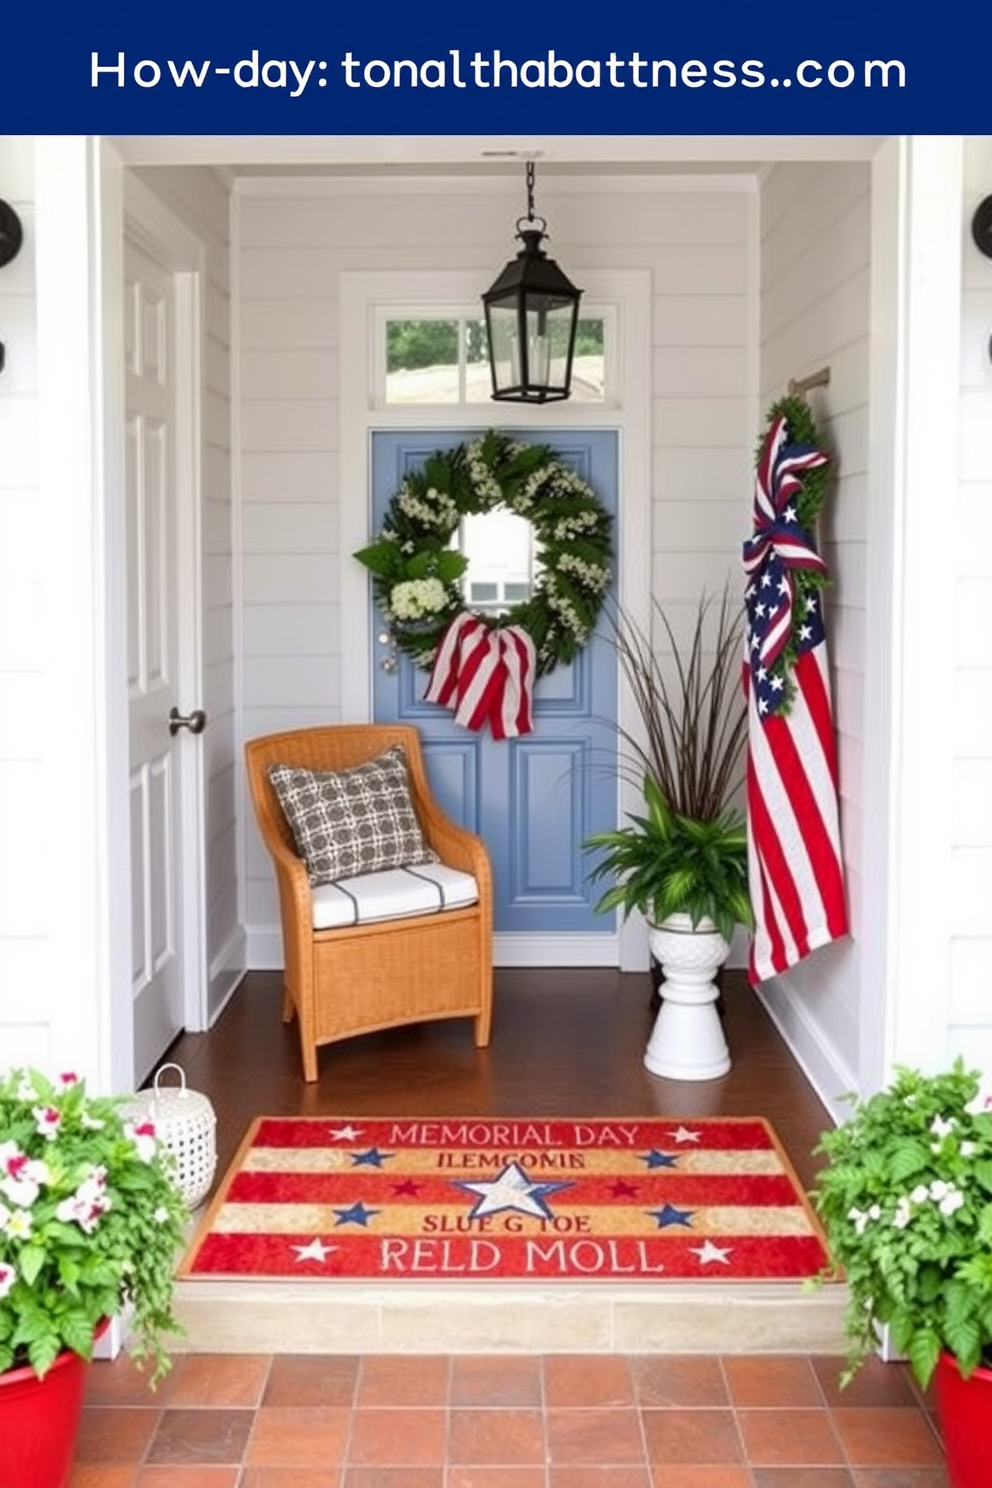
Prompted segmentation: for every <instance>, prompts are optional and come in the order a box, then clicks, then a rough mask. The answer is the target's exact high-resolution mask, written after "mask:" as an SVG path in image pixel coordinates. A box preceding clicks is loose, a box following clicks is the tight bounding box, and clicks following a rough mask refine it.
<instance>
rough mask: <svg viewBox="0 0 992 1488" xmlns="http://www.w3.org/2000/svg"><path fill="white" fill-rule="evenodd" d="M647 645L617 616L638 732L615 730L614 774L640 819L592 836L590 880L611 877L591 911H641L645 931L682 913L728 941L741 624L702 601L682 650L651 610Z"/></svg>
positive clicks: (726, 603)
mask: <svg viewBox="0 0 992 1488" xmlns="http://www.w3.org/2000/svg"><path fill="white" fill-rule="evenodd" d="M652 613H653V617H654V621H655V626H654V630H655V635H656V636H657V637H658V638H659V639H660V638H661V637H664V638H665V639H666V640H667V651H668V654H667V655H661V654H660V653H659V651H658V650H657V648H656V646H655V644H654V641H653V639H652V636H651V635H649V634H648V633H647V632H646V631H644V630H642V629H641V628H640V627H639V626H638V625H637V623H636V622H635V621H634V620H633V618H632V617H631V616H630V615H629V614H627V613H626V612H624V611H623V610H622V609H620V608H617V609H615V610H614V611H613V613H612V614H611V616H610V619H611V622H612V623H611V633H610V638H611V641H612V644H613V646H614V648H615V650H616V654H617V660H618V663H619V666H620V669H621V672H622V674H623V677H624V679H625V681H626V683H627V687H628V690H629V693H630V696H631V699H632V701H633V704H634V709H635V712H636V717H637V723H638V727H637V728H636V729H633V728H632V729H626V728H624V727H623V726H621V725H620V724H617V726H616V728H617V734H618V736H619V739H620V751H619V771H620V774H621V776H622V777H623V778H625V779H628V780H630V781H632V782H633V783H635V784H637V785H638V786H639V787H640V790H641V792H642V795H643V797H644V801H645V805H646V807H647V813H646V815H639V814H633V813H632V814H630V815H629V816H628V825H626V826H621V827H619V828H616V829H615V830H613V831H607V832H598V833H595V834H594V835H593V836H591V837H589V838H587V839H586V842H585V846H586V848H588V849H589V850H590V851H592V852H594V853H598V854H600V856H599V857H598V858H597V860H596V862H595V864H594V866H593V868H592V870H591V872H590V879H591V880H593V881H595V880H601V879H604V878H612V879H613V880H614V882H613V884H612V886H611V887H610V888H608V889H607V890H606V892H605V893H604V894H603V895H602V897H601V898H600V900H599V902H598V903H597V905H596V908H597V909H598V910H599V911H600V912H602V913H606V912H608V911H610V910H613V909H620V910H621V911H622V912H623V914H624V915H628V914H630V913H631V911H633V910H635V909H636V910H640V911H641V913H642V914H644V915H645V916H646V918H647V919H648V920H650V921H652V922H653V923H654V924H660V923H661V921H662V920H665V919H667V918H668V917H669V916H670V915H672V914H688V915H689V916H690V919H691V922H692V925H693V927H694V928H695V927H696V926H698V925H699V923H700V921H701V920H703V919H709V920H712V921H713V923H714V924H715V925H716V927H717V929H718V930H719V931H720V933H721V935H723V937H724V938H725V939H727V940H729V939H730V937H731V935H732V934H733V930H734V926H735V925H737V924H741V925H746V926H749V927H750V926H751V925H753V923H754V921H753V915H752V910H751V901H750V898H749V895H748V887H747V830H746V822H745V817H744V813H743V812H742V811H741V810H739V809H738V808H737V807H736V806H734V805H733V799H734V797H735V794H736V792H737V790H738V789H739V787H740V784H741V773H742V770H741V766H742V760H743V754H744V745H745V742H746V738H747V715H746V712H745V708H744V698H743V690H742V685H741V667H742V658H743V616H742V611H741V609H740V607H735V606H734V605H733V604H732V603H731V600H730V595H729V592H728V590H727V589H726V588H725V589H724V591H723V594H722V596H721V597H720V599H719V601H717V600H716V599H715V598H714V597H713V596H709V595H703V597H702V598H701V599H700V601H699V604H698V606H697V609H696V614H695V619H694V623H693V627H692V631H691V633H690V636H689V639H688V642H687V643H685V644H680V643H679V641H678V638H677V637H676V634H675V631H674V629H673V626H672V624H671V622H670V620H669V618H668V616H667V614H666V613H665V610H664V609H663V607H662V606H661V604H660V603H659V602H658V601H657V600H655V601H653V605H652Z"/></svg>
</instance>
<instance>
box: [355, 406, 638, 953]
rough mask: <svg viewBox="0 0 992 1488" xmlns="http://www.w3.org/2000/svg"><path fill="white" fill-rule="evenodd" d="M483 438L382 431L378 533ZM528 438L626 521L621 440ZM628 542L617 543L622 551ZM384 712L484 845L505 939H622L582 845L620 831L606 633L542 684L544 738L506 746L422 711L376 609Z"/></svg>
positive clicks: (591, 435)
mask: <svg viewBox="0 0 992 1488" xmlns="http://www.w3.org/2000/svg"><path fill="white" fill-rule="evenodd" d="M477 432H480V431H471V430H463V429H460V430H457V431H455V430H447V431H441V430H430V431H426V432H423V433H419V432H402V433H400V432H392V431H390V432H386V431H382V432H376V433H374V434H373V435H372V528H373V531H378V529H379V527H380V526H381V524H382V519H383V516H384V514H385V510H386V507H387V505H388V503H389V500H390V497H391V496H392V495H393V493H394V492H395V491H396V489H397V488H398V486H399V484H400V482H401V480H402V478H403V476H404V475H405V474H406V473H407V472H408V471H410V470H411V469H416V468H417V467H418V466H419V465H420V463H421V462H422V461H423V460H424V459H425V458H426V456H427V455H429V454H431V453H432V452H433V451H434V450H437V449H450V448H453V447H454V446H456V445H458V444H461V443H463V442H465V441H467V440H469V439H471V438H472V437H474V434H475V433H477ZM518 437H520V438H523V439H526V440H527V441H528V442H529V443H534V444H547V445H548V446H550V448H552V449H553V450H554V451H555V453H556V455H557V456H558V458H559V459H561V460H562V461H563V462H564V463H566V464H569V465H571V466H572V467H573V468H574V469H575V470H577V471H578V473H579V474H580V475H581V476H582V478H583V479H584V480H586V481H588V483H589V484H590V485H591V486H592V487H593V489H594V490H595V491H596V493H597V496H598V497H599V499H600V501H601V502H602V503H603V505H604V506H605V507H606V508H607V510H609V511H611V512H612V513H614V514H616V511H617V435H616V433H615V431H612V430H594V431H574V432H573V431H552V430H527V431H525V432H521V433H519V435H518ZM616 546H617V543H616V540H615V541H614V548H616ZM371 624H372V635H373V647H372V654H373V667H374V674H373V707H374V713H375V717H376V719H378V720H381V721H386V720H402V721H404V722H408V723H413V724H415V725H416V726H417V728H418V729H419V730H420V733H421V737H422V741H423V747H424V755H425V759H426V763H427V771H428V775H429V777H430V780H431V785H432V788H433V789H434V791H435V792H436V794H437V797H438V799H439V801H440V802H441V804H442V805H443V806H444V808H445V810H446V811H448V813H449V814H450V815H451V816H453V817H454V818H455V820H456V821H459V822H461V823H462V824H463V825H465V826H467V827H470V828H471V829H472V830H473V831H475V832H478V833H479V834H480V836H482V837H483V838H484V840H485V842H486V844H487V846H488V848H489V852H490V856H491V858H492V863H493V878H494V895H495V903H494V918H495V928H496V930H497V931H511V932H515V933H522V934H527V933H533V934H547V933H561V932H569V931H572V932H581V933H583V934H603V935H606V934H612V933H613V924H612V921H611V920H609V919H605V920H604V917H603V916H600V915H597V914H595V912H594V910H593V905H594V903H595V900H596V898H597V897H598V892H599V891H598V889H595V888H594V887H591V886H590V885H589V884H588V883H587V881H586V875H587V871H588V859H587V855H586V854H584V853H583V851H582V842H583V841H584V839H585V838H586V837H588V836H589V835H590V834H591V833H592V832H597V831H602V830H604V829H606V828H609V827H612V826H614V825H615V823H616V809H617V781H616V772H615V770H612V769H609V768H604V767H603V761H604V759H605V758H607V757H615V751H616V738H615V730H614V728H613V726H612V724H611V722H610V720H611V719H613V718H614V717H615V711H616V692H617V678H616V664H615V656H614V652H613V649H612V647H611V646H610V645H609V644H608V642H607V641H606V640H605V639H604V637H603V635H602V633H597V634H596V635H595V636H594V637H593V638H592V640H591V641H590V643H589V645H588V646H586V647H585V648H584V650H583V651H582V653H581V654H580V656H578V657H577V658H576V660H575V661H574V662H573V663H572V664H571V665H569V666H565V667H558V668H556V670H555V671H554V672H552V673H551V675H550V676H548V677H544V678H542V679H541V680H540V682H539V683H538V684H537V687H536V689H535V694H534V730H533V732H532V733H530V734H526V735H524V736H523V737H521V738H517V739H507V740H504V741H500V742H497V741H496V740H494V739H493V738H492V737H491V736H490V734H489V733H488V731H486V732H484V733H480V734H475V733H473V732H471V731H470V730H466V729H464V728H462V727H461V726H459V725H457V724H455V723H454V722H453V720H452V716H451V713H450V712H449V710H448V709H447V708H441V707H437V706H436V705H434V704H432V703H426V702H424V701H423V693H424V690H425V688H426V685H427V674H426V673H425V672H423V671H420V670H418V669H417V668H415V667H414V666H413V665H412V663H411V662H410V661H409V659H408V658H407V657H405V656H403V655H402V654H401V655H399V656H398V658H397V660H398V666H397V667H396V669H395V671H390V670H388V669H385V668H383V666H382V661H383V660H386V659H388V658H387V650H386V647H385V646H384V645H383V644H382V643H381V642H380V640H379V637H380V636H381V635H382V634H384V632H385V629H386V627H385V625H384V621H383V618H382V616H381V614H380V613H378V611H374V613H373V615H372V618H371Z"/></svg>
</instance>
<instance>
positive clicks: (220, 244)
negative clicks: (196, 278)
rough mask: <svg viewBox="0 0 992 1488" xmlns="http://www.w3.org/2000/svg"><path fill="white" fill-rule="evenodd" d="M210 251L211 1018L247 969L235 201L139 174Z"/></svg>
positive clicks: (213, 184)
mask: <svg viewBox="0 0 992 1488" xmlns="http://www.w3.org/2000/svg"><path fill="white" fill-rule="evenodd" d="M136 174H138V175H139V176H140V177H141V178H142V180H143V181H144V183H145V184H146V185H147V186H148V187H149V188H150V189H151V190H152V191H154V192H155V193H156V194H157V195H158V196H159V197H160V199H161V200H162V201H163V202H165V204H166V205H167V206H168V207H169V208H170V209H171V211H172V212H173V213H174V214H175V215H176V216H177V217H178V218H179V219H180V221H181V222H182V223H183V224H184V226H185V227H186V228H187V229H188V230H189V231H190V232H191V233H192V234H193V235H194V236H195V237H196V238H198V239H199V240H200V242H202V243H203V245H204V248H205V250H206V251H205V263H206V273H205V283H204V285H203V292H202V307H201V315H202V323H203V339H202V362H201V365H202V376H203V400H202V405H201V410H200V417H201V432H202V445H201V454H200V459H201V508H200V537H201V555H202V569H201V595H202V606H201V638H202V675H201V691H200V695H199V697H197V698H190V699H185V700H183V701H184V706H185V707H186V708H187V709H188V708H192V707H202V708H204V709H205V710H206V713H207V718H208V720H209V722H208V726H207V729H206V731H205V733H204V734H203V736H202V738H203V748H204V791H205V808H206V809H205V827H206V843H205V859H204V861H205V875H204V884H205V898H206V904H205V910H206V916H205V926H206V942H207V943H206V959H207V974H208V980H209V991H208V1010H209V1016H210V1018H211V1020H212V1019H213V1017H214V1016H215V1015H216V1013H217V1011H218V1010H219V1008H220V1006H221V1005H222V1003H223V1002H224V1000H225V999H226V998H227V996H228V995H229V994H230V992H231V990H232V988H233V986H234V985H235V983H236V981H237V980H238V977H239V976H240V973H241V972H242V971H243V970H244V936H243V931H242V929H241V925H240V917H239V904H238V873H237V837H238V824H237V819H236V805H235V797H236V785H235V781H236V767H235V737H236V729H235V713H234V676H235V662H234V592H233V541H234V539H233V535H232V454H231V253H230V194H229V191H228V187H227V184H226V182H225V181H224V180H223V179H222V178H221V177H220V176H218V174H217V173H216V172H214V171H212V170H208V169H206V168H205V167H200V168H193V169H168V168H161V169H148V170H143V171H138V172H137V173H136Z"/></svg>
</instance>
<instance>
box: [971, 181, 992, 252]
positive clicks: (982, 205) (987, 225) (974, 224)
mask: <svg viewBox="0 0 992 1488" xmlns="http://www.w3.org/2000/svg"><path fill="white" fill-rule="evenodd" d="M971 236H972V237H973V238H974V240H975V245H976V247H977V248H978V249H979V250H980V252H982V253H984V254H985V257H986V258H992V196H987V197H985V199H984V200H983V201H980V202H979V203H978V206H977V207H976V208H975V215H974V216H973V217H972V219H971Z"/></svg>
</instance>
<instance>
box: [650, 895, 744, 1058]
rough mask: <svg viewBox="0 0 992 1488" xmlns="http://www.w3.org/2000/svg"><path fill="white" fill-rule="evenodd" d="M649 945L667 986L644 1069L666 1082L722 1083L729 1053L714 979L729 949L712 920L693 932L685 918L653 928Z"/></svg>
mask: <svg viewBox="0 0 992 1488" xmlns="http://www.w3.org/2000/svg"><path fill="white" fill-rule="evenodd" d="M648 943H649V944H650V946H651V951H652V954H653V955H654V956H655V957H656V958H657V960H658V961H659V962H660V963H661V971H662V975H663V977H664V983H663V985H662V987H661V996H662V999H663V1001H662V1004H661V1007H660V1009H659V1010H658V1016H657V1018H656V1019H655V1024H654V1028H653V1029H652V1032H651V1037H650V1039H649V1040H648V1046H647V1049H646V1051H645V1054H644V1064H645V1067H646V1068H647V1069H648V1070H650V1072H651V1074H652V1075H662V1076H664V1077H665V1079H668V1080H716V1079H718V1078H719V1077H720V1076H721V1075H725V1074H726V1073H727V1071H728V1070H729V1069H730V1051H729V1050H728V1048H727V1040H726V1039H725V1038H724V1035H723V1024H722V1023H721V1021H720V1014H719V1012H718V1011H717V1006H716V1003H717V998H718V996H719V992H718V990H717V987H716V984H715V983H714V981H713V978H714V976H715V975H716V973H717V971H718V970H719V969H720V967H721V966H722V965H723V963H724V961H725V960H726V959H727V956H728V955H729V953H730V946H729V945H728V944H727V942H726V941H725V940H724V938H723V936H722V935H721V934H720V932H719V931H718V930H717V929H716V928H715V926H714V925H713V923H712V921H710V920H701V921H700V923H699V925H698V926H697V927H696V929H695V930H694V929H693V928H692V921H691V920H690V918H689V916H688V915H686V914H677V915H669V917H668V919H667V920H664V921H663V922H662V923H661V924H660V925H651V924H649V925H648Z"/></svg>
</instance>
